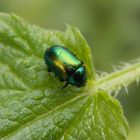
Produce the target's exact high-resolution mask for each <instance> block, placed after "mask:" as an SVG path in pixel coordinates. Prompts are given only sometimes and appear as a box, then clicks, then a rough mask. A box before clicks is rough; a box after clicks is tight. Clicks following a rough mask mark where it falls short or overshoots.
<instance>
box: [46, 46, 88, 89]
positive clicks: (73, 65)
mask: <svg viewBox="0 0 140 140" xmlns="http://www.w3.org/2000/svg"><path fill="white" fill-rule="evenodd" d="M44 58H45V62H46V64H47V66H48V71H49V72H51V71H52V72H54V73H55V75H56V76H58V77H59V79H60V81H66V84H65V85H64V87H66V86H67V85H68V84H71V85H75V86H77V87H81V86H84V85H85V83H86V79H87V77H86V69H85V66H83V62H82V61H80V60H79V59H78V58H77V57H76V56H75V55H74V54H73V53H72V52H71V51H70V50H68V49H67V48H65V47H63V46H60V45H55V46H52V47H50V48H48V49H47V50H46V52H45V55H44ZM64 87H63V88H64Z"/></svg>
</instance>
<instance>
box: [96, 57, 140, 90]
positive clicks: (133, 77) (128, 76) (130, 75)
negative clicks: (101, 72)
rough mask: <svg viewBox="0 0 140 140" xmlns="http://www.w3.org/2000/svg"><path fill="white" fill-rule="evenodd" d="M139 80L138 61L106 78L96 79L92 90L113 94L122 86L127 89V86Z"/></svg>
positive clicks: (139, 64)
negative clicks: (101, 90)
mask: <svg viewBox="0 0 140 140" xmlns="http://www.w3.org/2000/svg"><path fill="white" fill-rule="evenodd" d="M139 79H140V59H138V61H137V62H135V63H133V64H130V65H128V66H126V67H124V68H123V69H122V70H118V71H116V72H113V73H112V74H109V75H107V76H104V77H101V78H99V79H97V81H96V82H95V86H94V90H95V89H96V90H98V89H103V90H106V91H108V92H113V91H116V90H119V89H121V88H122V87H123V86H124V87H125V88H127V86H128V85H129V84H131V83H132V82H134V81H136V82H137V83H138V82H139Z"/></svg>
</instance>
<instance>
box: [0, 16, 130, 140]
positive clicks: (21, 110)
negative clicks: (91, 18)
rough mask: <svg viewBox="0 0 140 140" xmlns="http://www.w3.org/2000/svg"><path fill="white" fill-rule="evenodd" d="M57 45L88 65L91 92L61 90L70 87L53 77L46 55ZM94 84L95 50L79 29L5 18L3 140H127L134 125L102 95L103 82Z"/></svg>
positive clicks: (1, 41) (0, 62) (0, 101)
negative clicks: (44, 26)
mask: <svg viewBox="0 0 140 140" xmlns="http://www.w3.org/2000/svg"><path fill="white" fill-rule="evenodd" d="M55 44H60V45H64V46H66V47H68V48H69V49H70V50H71V51H72V52H74V53H75V54H76V55H77V56H78V58H79V59H81V60H82V61H83V62H84V64H85V66H86V68H87V75H88V81H87V84H86V86H85V87H83V88H76V87H74V86H69V87H67V88H65V89H64V90H61V87H62V86H63V85H64V83H62V82H60V81H59V80H58V78H56V77H54V75H53V73H48V72H47V66H46V65H45V62H44V59H43V57H44V52H45V50H46V49H47V48H49V47H50V46H52V45H55ZM112 78H115V77H112ZM94 79H95V71H94V67H93V63H92V58H91V52H90V48H89V47H88V45H87V43H86V41H85V39H84V38H83V36H82V35H81V33H80V32H79V30H78V29H77V28H75V27H71V26H67V29H66V31H65V32H59V31H49V30H48V31H46V30H43V29H40V28H39V27H36V26H33V25H30V24H28V23H26V22H25V21H23V20H22V19H20V18H19V17H17V16H15V15H8V14H0V139H4V140H8V139H9V140H41V139H44V140H59V139H62V140H63V139H64V140H67V139H68V140H75V139H76V140H112V139H113V140H126V139H127V135H128V123H127V121H126V119H125V117H124V115H123V111H122V109H121V106H120V104H119V103H118V101H117V100H116V99H114V98H113V97H111V96H110V95H109V94H107V93H106V92H105V91H102V90H100V87H102V86H100V85H104V80H103V79H101V82H100V81H98V80H97V83H96V80H94ZM109 80H110V79H107V81H106V82H108V83H109V82H110V81H109ZM126 80H127V79H126ZM94 85H97V87H98V88H96V87H95V86H94ZM113 87H115V86H114V85H113ZM111 89H114V88H112V87H111ZM104 90H105V89H104Z"/></svg>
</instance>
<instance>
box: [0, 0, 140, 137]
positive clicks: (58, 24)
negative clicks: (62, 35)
mask: <svg viewBox="0 0 140 140" xmlns="http://www.w3.org/2000/svg"><path fill="white" fill-rule="evenodd" d="M0 11H1V12H8V13H16V14H17V15H19V16H21V17H23V18H25V19H26V20H27V21H29V22H30V23H33V24H36V25H39V26H41V27H44V28H49V29H57V30H64V29H65V23H68V24H71V25H74V26H77V27H78V28H79V29H80V31H81V32H82V33H83V35H84V36H85V38H86V40H87V41H88V43H89V45H90V47H91V49H92V53H93V59H94V63H95V67H96V69H97V70H101V71H106V72H111V71H112V70H113V67H112V66H113V65H120V63H119V62H120V61H124V62H130V61H131V60H133V59H135V58H138V57H140V0H0ZM118 99H119V100H120V102H121V104H122V106H123V109H124V111H125V115H126V116H127V119H128V121H129V122H130V126H131V131H130V136H129V140H139V139H140V134H139V132H140V85H139V86H136V83H134V84H133V85H131V86H130V87H129V94H126V92H125V91H124V90H122V91H121V93H119V96H118Z"/></svg>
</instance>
